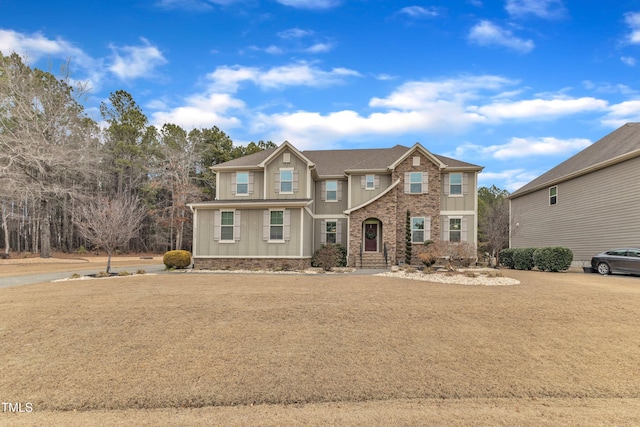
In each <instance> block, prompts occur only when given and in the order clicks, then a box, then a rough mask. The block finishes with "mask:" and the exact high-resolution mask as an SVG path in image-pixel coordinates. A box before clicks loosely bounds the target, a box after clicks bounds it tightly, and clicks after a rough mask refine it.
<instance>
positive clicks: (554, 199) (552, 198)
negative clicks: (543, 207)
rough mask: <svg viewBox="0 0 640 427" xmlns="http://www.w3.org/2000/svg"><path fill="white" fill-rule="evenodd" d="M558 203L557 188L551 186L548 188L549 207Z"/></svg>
mask: <svg viewBox="0 0 640 427" xmlns="http://www.w3.org/2000/svg"><path fill="white" fill-rule="evenodd" d="M556 203H558V187H557V186H555V185H554V186H553V187H550V188H549V205H555V204H556Z"/></svg>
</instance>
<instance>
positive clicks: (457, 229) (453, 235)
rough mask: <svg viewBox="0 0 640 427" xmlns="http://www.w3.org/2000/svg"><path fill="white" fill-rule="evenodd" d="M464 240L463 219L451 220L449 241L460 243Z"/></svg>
mask: <svg viewBox="0 0 640 427" xmlns="http://www.w3.org/2000/svg"><path fill="white" fill-rule="evenodd" d="M461 240H462V219H460V218H450V219H449V241H450V242H459V241H461Z"/></svg>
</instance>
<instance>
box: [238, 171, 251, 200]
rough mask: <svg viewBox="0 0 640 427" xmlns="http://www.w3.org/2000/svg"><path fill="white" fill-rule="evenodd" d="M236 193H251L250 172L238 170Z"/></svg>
mask: <svg viewBox="0 0 640 427" xmlns="http://www.w3.org/2000/svg"><path fill="white" fill-rule="evenodd" d="M236 194H238V195H242V194H249V172H236Z"/></svg>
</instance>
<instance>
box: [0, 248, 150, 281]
mask: <svg viewBox="0 0 640 427" xmlns="http://www.w3.org/2000/svg"><path fill="white" fill-rule="evenodd" d="M152 264H155V265H157V264H162V255H155V256H153V255H149V256H144V255H142V256H114V257H112V258H111V268H126V267H134V266H136V267H137V266H144V265H152ZM106 268H107V257H106V256H78V255H75V256H74V255H67V254H55V255H54V256H53V257H51V258H46V259H42V258H38V257H35V256H28V257H24V256H19V255H15V254H14V255H13V258H9V259H0V279H1V278H3V277H13V276H27V275H32V274H44V273H59V272H70V273H73V272H77V271H82V270H95V272H96V273H97V272H100V271H105V270H106ZM131 273H135V271H131Z"/></svg>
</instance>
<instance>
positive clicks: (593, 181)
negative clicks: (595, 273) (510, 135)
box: [510, 123, 640, 266]
mask: <svg viewBox="0 0 640 427" xmlns="http://www.w3.org/2000/svg"><path fill="white" fill-rule="evenodd" d="M639 215H640V123H627V124H626V125H624V126H622V127H621V128H619V129H618V130H616V131H614V132H612V133H610V134H609V135H607V136H605V137H604V138H602V139H601V140H599V141H597V142H595V143H594V144H592V145H591V146H589V147H587V148H586V149H584V150H583V151H581V152H579V153H578V154H576V155H575V156H573V157H571V158H570V159H568V160H566V161H564V162H563V163H561V164H559V165H558V166H556V167H555V168H553V169H551V170H550V171H548V172H546V173H545V174H543V175H541V176H540V177H538V178H536V179H534V180H533V181H531V182H530V183H528V184H527V185H525V186H524V187H522V188H520V189H518V190H517V191H515V192H514V193H513V194H511V196H510V216H511V221H510V224H511V235H510V246H511V247H512V248H523V247H543V246H565V247H567V248H569V249H571V250H572V251H573V259H574V265H575V266H580V265H581V264H583V263H588V262H589V261H590V260H591V257H592V256H593V255H595V254H597V253H599V252H602V251H604V250H608V249H613V248H617V247H629V246H631V247H639V246H640V221H639V220H638V216H639Z"/></svg>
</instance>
